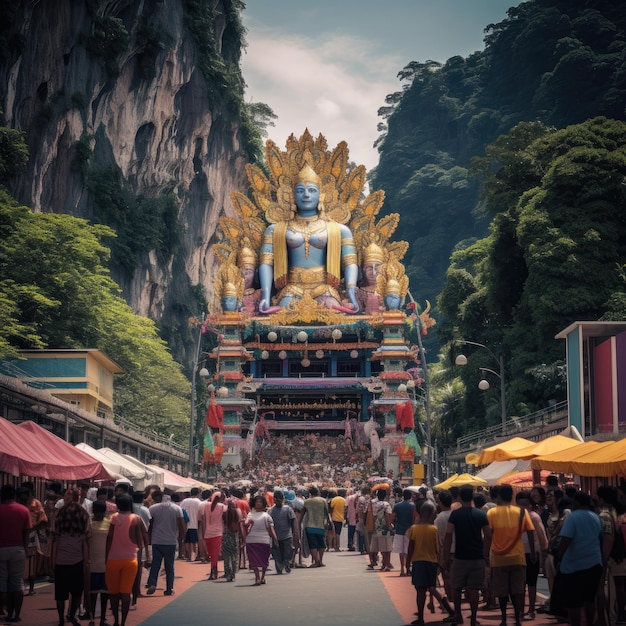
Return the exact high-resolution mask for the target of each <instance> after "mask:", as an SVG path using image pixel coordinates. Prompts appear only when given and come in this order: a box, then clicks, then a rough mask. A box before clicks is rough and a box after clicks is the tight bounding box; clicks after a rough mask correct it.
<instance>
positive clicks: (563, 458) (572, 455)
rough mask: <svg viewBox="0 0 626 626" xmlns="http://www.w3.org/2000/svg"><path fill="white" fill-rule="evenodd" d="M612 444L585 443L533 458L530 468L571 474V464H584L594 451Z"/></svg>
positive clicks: (603, 442)
mask: <svg viewBox="0 0 626 626" xmlns="http://www.w3.org/2000/svg"><path fill="white" fill-rule="evenodd" d="M614 443H615V442H614V441H586V442H585V443H581V444H580V445H579V446H577V447H576V448H568V449H566V450H560V451H559V452H554V453H552V454H546V455H541V456H538V457H535V458H534V459H532V461H531V462H530V466H531V468H532V469H534V470H550V471H551V472H559V473H562V474H573V473H574V472H573V470H572V463H573V462H574V461H581V462H584V460H585V459H586V458H587V457H588V456H589V455H590V454H592V453H593V452H595V451H596V450H602V449H603V448H606V447H607V446H610V445H612V444H614Z"/></svg>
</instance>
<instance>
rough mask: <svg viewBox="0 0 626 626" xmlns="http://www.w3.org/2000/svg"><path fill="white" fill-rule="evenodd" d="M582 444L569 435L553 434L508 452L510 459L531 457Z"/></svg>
mask: <svg viewBox="0 0 626 626" xmlns="http://www.w3.org/2000/svg"><path fill="white" fill-rule="evenodd" d="M582 445H583V444H582V443H581V442H580V441H578V440H576V439H570V438H569V437H563V435H554V436H553V437H548V438H547V439H544V440H543V441H538V442H537V443H533V444H531V445H530V446H528V447H527V448H518V449H516V450H512V451H511V452H510V453H509V454H510V456H509V458H510V459H533V458H535V457H537V456H545V455H546V454H554V453H555V452H560V451H561V450H569V449H570V448H575V447H576V446H582Z"/></svg>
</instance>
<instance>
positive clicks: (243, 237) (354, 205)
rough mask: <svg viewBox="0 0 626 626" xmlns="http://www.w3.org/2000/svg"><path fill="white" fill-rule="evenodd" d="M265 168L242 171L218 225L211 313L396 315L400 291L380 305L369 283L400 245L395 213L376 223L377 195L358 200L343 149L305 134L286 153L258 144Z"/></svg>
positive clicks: (359, 178)
mask: <svg viewBox="0 0 626 626" xmlns="http://www.w3.org/2000/svg"><path fill="white" fill-rule="evenodd" d="M266 159H267V170H268V172H267V173H266V172H264V171H263V170H261V169H260V168H259V167H257V166H255V165H247V166H246V171H247V174H248V181H249V183H250V193H249V194H248V195H244V194H242V193H240V192H233V193H231V199H232V202H233V207H234V215H223V216H221V217H220V218H219V223H220V228H221V231H222V233H223V239H222V241H220V242H219V243H216V244H215V245H214V246H213V247H212V249H213V251H214V253H215V256H216V257H217V259H218V260H219V261H220V262H221V267H220V269H219V272H218V278H219V280H218V281H217V282H216V290H215V295H216V296H217V297H218V298H221V300H220V301H218V303H217V306H219V307H220V308H221V309H222V310H223V311H225V312H233V311H234V310H235V311H238V312H242V313H244V314H246V315H251V316H256V315H262V316H266V315H269V314H272V313H278V312H279V311H283V310H284V309H288V310H289V312H290V314H291V313H294V314H296V315H298V314H300V313H299V309H302V310H303V311H304V310H305V309H307V311H308V310H309V309H310V308H311V304H313V305H315V304H317V306H318V307H322V308H329V309H335V310H336V311H338V312H339V313H340V314H341V313H344V314H345V313H348V314H353V315H354V314H357V313H358V314H365V315H375V314H380V313H382V312H384V311H385V310H388V309H389V308H392V309H393V308H395V307H396V306H398V305H397V303H396V300H398V299H399V298H400V299H403V298H404V296H405V295H406V289H404V288H402V289H401V290H400V293H399V298H397V297H392V298H387V300H385V296H386V295H387V293H386V292H385V291H384V289H383V288H386V282H385V283H382V282H380V283H379V280H378V278H379V276H378V274H379V273H380V272H381V271H382V270H383V269H384V267H385V266H386V265H387V264H388V262H391V261H393V260H396V261H399V260H401V259H402V258H403V256H404V254H405V253H406V251H407V248H408V244H407V243H406V242H404V241H391V236H392V235H393V233H394V231H395V229H396V227H397V225H398V221H399V216H398V215H397V214H395V213H392V214H390V215H386V216H384V217H383V218H381V219H377V215H378V213H379V211H380V209H381V207H382V203H383V199H384V194H383V192H382V191H375V192H374V193H372V194H370V195H369V196H366V197H364V194H363V190H364V187H365V180H366V172H365V168H364V167H363V166H362V165H359V166H358V167H354V166H353V165H352V164H350V162H349V159H348V147H347V145H346V143H345V142H341V143H339V144H338V145H337V147H336V148H335V149H334V150H329V149H328V145H327V143H326V139H325V137H324V136H323V135H319V136H318V137H317V138H313V137H312V136H311V134H310V133H309V132H308V131H305V132H304V134H303V135H302V136H301V137H300V138H296V137H295V136H294V135H291V136H290V137H289V138H288V139H287V143H286V150H281V149H280V148H278V146H276V144H274V142H272V141H270V140H268V142H267V144H266ZM400 267H402V266H400ZM394 271H395V270H394ZM243 278H245V281H244V280H243ZM395 279H397V277H394V280H395ZM257 281H258V283H257ZM393 284H394V283H392V286H393ZM394 289H395V288H394ZM233 293H234V294H235V296H233V295H232V294H233ZM394 296H395V294H394Z"/></svg>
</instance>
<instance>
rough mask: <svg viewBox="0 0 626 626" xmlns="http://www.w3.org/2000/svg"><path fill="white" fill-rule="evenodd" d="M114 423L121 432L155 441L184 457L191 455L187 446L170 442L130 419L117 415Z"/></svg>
mask: <svg viewBox="0 0 626 626" xmlns="http://www.w3.org/2000/svg"><path fill="white" fill-rule="evenodd" d="M113 422H114V423H115V425H116V426H117V427H118V429H119V430H121V431H124V432H126V433H128V434H129V435H133V436H135V437H138V438H140V439H148V440H149V441H154V442H155V443H157V444H159V445H161V446H163V448H165V449H166V450H167V449H171V451H172V452H176V453H177V454H180V455H181V456H183V457H186V456H188V455H189V448H188V447H187V446H183V445H181V444H180V443H176V442H175V441H172V440H170V439H169V438H168V437H163V436H162V435H158V434H157V433H154V432H150V431H149V430H146V429H145V426H140V425H139V424H136V423H135V422H132V421H131V420H129V419H126V418H124V417H122V416H121V415H117V414H116V415H115V417H114V418H113Z"/></svg>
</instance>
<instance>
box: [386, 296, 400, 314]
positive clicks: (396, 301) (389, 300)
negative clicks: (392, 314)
mask: <svg viewBox="0 0 626 626" xmlns="http://www.w3.org/2000/svg"><path fill="white" fill-rule="evenodd" d="M385 304H386V305H387V308H388V309H389V310H390V311H395V310H397V309H399V308H400V296H399V295H398V294H397V293H389V294H387V295H386V296H385Z"/></svg>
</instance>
